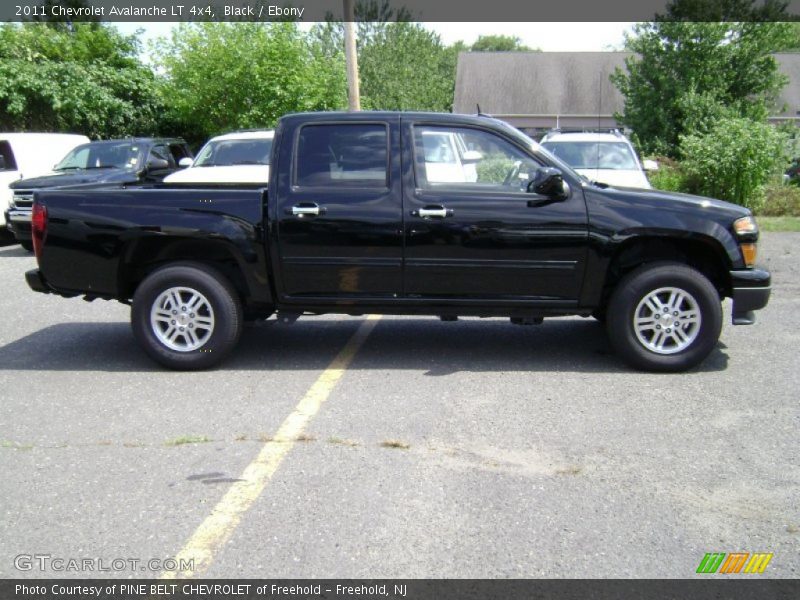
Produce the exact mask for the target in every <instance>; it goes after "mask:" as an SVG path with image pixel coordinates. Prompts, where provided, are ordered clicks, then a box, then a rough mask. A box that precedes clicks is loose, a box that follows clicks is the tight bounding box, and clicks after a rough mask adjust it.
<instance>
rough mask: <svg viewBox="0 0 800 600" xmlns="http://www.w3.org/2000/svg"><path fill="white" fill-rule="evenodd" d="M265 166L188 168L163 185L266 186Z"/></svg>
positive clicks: (266, 170)
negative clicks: (241, 184)
mask: <svg viewBox="0 0 800 600" xmlns="http://www.w3.org/2000/svg"><path fill="white" fill-rule="evenodd" d="M268 180H269V167H268V166H267V165H229V166H220V167H189V168H187V169H181V170H180V171H175V172H174V173H172V174H171V175H168V176H167V177H165V178H164V183H252V184H261V185H266V184H267V181H268Z"/></svg>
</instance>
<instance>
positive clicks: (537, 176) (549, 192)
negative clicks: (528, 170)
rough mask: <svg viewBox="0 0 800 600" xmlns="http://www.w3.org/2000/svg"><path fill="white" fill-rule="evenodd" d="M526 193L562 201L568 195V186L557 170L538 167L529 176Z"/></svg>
mask: <svg viewBox="0 0 800 600" xmlns="http://www.w3.org/2000/svg"><path fill="white" fill-rule="evenodd" d="M529 177H530V183H528V192H530V193H533V194H539V195H540V196H547V197H548V198H553V199H554V200H564V199H565V198H566V197H567V196H568V195H569V186H567V184H566V182H565V181H564V176H563V174H562V173H561V171H560V170H559V169H556V168H554V167H539V168H538V169H536V170H535V171H534V172H533V173H532V174H531V175H530V176H529Z"/></svg>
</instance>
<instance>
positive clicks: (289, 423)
mask: <svg viewBox="0 0 800 600" xmlns="http://www.w3.org/2000/svg"><path fill="white" fill-rule="evenodd" d="M379 319H380V316H379V315H370V316H369V317H368V318H367V320H366V321H364V322H363V323H362V324H361V325H360V326H359V328H358V330H357V331H356V332H355V333H354V334H353V335H352V337H351V338H350V339H349V340H348V342H347V344H346V345H345V347H344V348H342V350H341V352H339V354H337V355H336V358H334V359H333V361H332V362H331V364H330V365H328V368H327V369H325V371H323V373H322V374H321V375H320V376H319V378H317V380H316V381H315V382H314V385H312V386H311V387H310V388H309V390H308V391H307V392H306V395H305V396H303V399H302V400H300V402H299V403H298V404H297V406H296V407H295V409H294V411H293V412H292V414H290V415H289V416H288V417H287V418H286V420H285V421H284V422H283V423H282V424H281V426H280V428H279V429H278V431H277V433H276V434H275V436H274V438H273V439H272V440H271V441H269V442H267V443H265V444H264V446H263V447H262V448H261V451H260V452H259V453H258V456H256V458H255V459H254V460H253V462H251V463H250V464H249V465H247V467H246V468H245V470H244V471H243V472H242V474H241V476H240V477H239V479H240V480H241V481H236V482H234V483H233V485H231V487H230V489H229V490H228V492H227V493H226V494H225V496H223V497H222V499H221V500H220V501H219V502H218V503H217V505H216V506H215V507H214V510H213V512H212V513H211V514H210V515H209V516H208V517H207V518H206V520H205V521H203V522H202V523H201V524H200V526H199V527H198V528H197V530H196V531H195V532H194V534H193V535H192V537H191V538H189V541H188V542H187V543H186V545H185V546H184V547H183V549H182V550H181V551H180V552H179V553H178V555H177V556H176V557H175V559H176V561H177V563H178V564H179V565H180V564H181V561H182V560H183V561H191V560H194V563H193V565H194V566H193V568H192V569H189V570H186V571H173V572H168V573H165V574H163V575H162V579H178V578H188V577H196V576H198V575H202V574H203V573H204V572H205V571H206V570H207V569H208V567H209V566H210V565H211V562H212V561H213V559H214V555H215V554H216V552H217V551H218V550H219V549H220V548H222V546H223V545H225V543H226V542H227V541H228V540H229V539H230V537H231V535H232V534H233V532H234V530H235V529H236V527H237V525H238V524H239V521H241V519H242V516H243V515H244V514H245V513H246V512H247V510H248V509H249V508H250V507H251V506H252V505H253V503H254V502H255V501H256V499H257V498H258V497H259V495H260V494H261V492H262V491H264V488H265V487H266V486H267V484H268V483H269V481H270V479H272V476H273V475H274V474H275V472H276V471H277V470H278V467H279V466H280V464H281V462H282V461H283V459H284V458H285V457H286V455H287V454H288V453H289V451H290V450H291V449H292V447H294V444H295V442H296V441H297V437H298V436H299V435H300V434H301V433H303V430H304V429H305V428H306V425H308V423H309V422H310V421H311V419H312V418H313V417H314V416H315V415H316V414H317V412H319V409H320V407H321V406H322V403H323V402H325V400H327V399H328V396H330V393H331V391H332V390H333V388H334V387H335V386H336V384H337V383H338V381H339V380H340V379H341V378H342V375H344V372H345V370H346V369H347V367H348V365H349V364H350V362H351V361H352V360H353V357H354V356H355V355H356V352H358V349H359V348H360V347H361V345H362V344H363V343H364V340H366V339H367V336H368V335H369V334H370V332H371V331H372V329H373V328H374V327H375V325H376V324H377V321H378V320H379ZM183 564H186V562H184V563H183ZM190 564H191V563H190Z"/></svg>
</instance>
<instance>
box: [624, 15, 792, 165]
mask: <svg viewBox="0 0 800 600" xmlns="http://www.w3.org/2000/svg"><path fill="white" fill-rule="evenodd" d="M726 1H727V2H734V3H737V2H738V4H742V2H739V1H738V0H719V2H720V3H724V2H726ZM751 3H752V2H747V4H751ZM685 4H686V3H680V6H684V5H685ZM680 6H678V8H680ZM672 8H673V11H674V10H677V8H675V7H674V6H673V7H672ZM682 10H684V12H685V13H687V14H689V13H690V11H689V10H688V8H686V7H685V6H684V8H683V9H682ZM681 14H683V13H681ZM674 17H675V15H674V14H673V15H672V16H670V15H669V14H668V16H667V17H663V18H660V20H658V21H656V22H653V23H641V24H639V25H637V26H636V27H635V28H634V35H633V36H631V37H628V39H627V40H626V47H627V49H628V50H629V51H631V52H633V53H634V55H633V56H632V57H630V58H628V59H627V60H626V67H627V71H623V70H622V69H617V71H616V72H615V73H614V74H613V75H612V76H611V78H612V81H613V82H614V83H615V85H616V86H617V87H618V88H619V90H620V92H621V93H622V95H623V96H624V98H625V107H624V113H623V114H622V115H621V116H619V118H620V119H621V121H622V122H623V123H624V124H625V125H628V126H629V127H631V128H632V129H633V130H634V132H635V133H636V136H637V138H638V140H639V143H640V145H641V147H642V149H643V151H645V152H649V153H661V154H665V155H667V156H673V157H675V156H677V155H678V154H679V141H680V136H681V135H683V134H685V133H690V130H689V129H688V127H687V122H688V121H690V120H691V119H693V118H695V117H693V116H692V115H691V114H690V113H689V112H687V109H690V108H693V107H697V106H698V103H697V102H695V101H694V100H692V99H691V98H690V99H688V100H687V98H686V96H687V95H694V97H695V98H697V97H702V98H703V99H704V106H705V107H706V108H707V109H708V108H709V107H710V106H711V105H712V104H716V105H721V106H724V107H727V108H728V109H730V110H731V111H733V114H735V115H737V116H741V117H745V118H751V119H756V120H760V119H763V118H764V117H765V116H766V114H767V112H768V109H769V108H770V107H772V106H773V105H774V103H775V100H776V98H777V96H778V93H779V91H780V89H781V88H782V87H783V86H784V85H785V83H786V78H785V77H784V76H783V75H781V74H780V73H779V71H778V65H777V62H776V61H775V59H774V57H773V56H772V54H773V53H774V52H776V51H778V50H781V49H783V48H785V47H786V46H787V44H789V43H790V42H791V39H792V28H791V25H790V24H788V23H782V22H774V23H771V22H748V21H741V22H686V21H675V20H667V19H669V18H674ZM681 18H682V17H681Z"/></svg>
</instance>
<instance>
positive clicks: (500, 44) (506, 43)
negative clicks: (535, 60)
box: [470, 35, 538, 52]
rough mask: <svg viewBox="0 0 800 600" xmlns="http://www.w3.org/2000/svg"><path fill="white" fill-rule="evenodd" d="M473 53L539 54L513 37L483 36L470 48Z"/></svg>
mask: <svg viewBox="0 0 800 600" xmlns="http://www.w3.org/2000/svg"><path fill="white" fill-rule="evenodd" d="M470 50H471V51H472V52H538V49H535V48H529V47H528V46H526V45H525V44H523V43H522V40H521V39H519V38H518V37H516V36H513V35H482V36H479V37H478V39H477V40H475V43H473V44H472V46H470Z"/></svg>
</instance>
